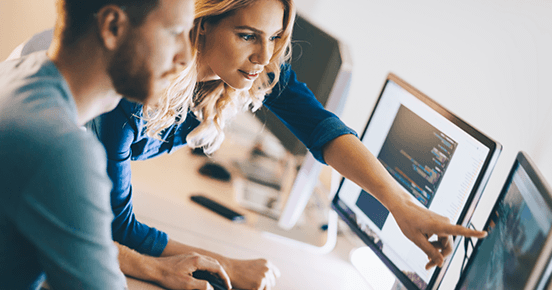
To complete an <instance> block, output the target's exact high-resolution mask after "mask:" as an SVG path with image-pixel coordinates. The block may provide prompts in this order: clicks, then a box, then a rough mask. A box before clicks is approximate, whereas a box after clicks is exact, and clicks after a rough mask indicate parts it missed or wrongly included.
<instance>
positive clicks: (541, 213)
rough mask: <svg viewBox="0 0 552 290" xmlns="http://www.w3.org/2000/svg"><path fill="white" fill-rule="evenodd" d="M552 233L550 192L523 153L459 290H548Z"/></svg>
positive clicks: (470, 259)
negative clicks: (546, 287)
mask: <svg viewBox="0 0 552 290" xmlns="http://www.w3.org/2000/svg"><path fill="white" fill-rule="evenodd" d="M551 229H552V190H551V189H550V187H549V186H548V185H547V184H546V181H545V180H544V179H543V177H542V176H541V174H540V173H539V171H538V169H537V168H536V167H535V165H534V164H533V162H532V161H531V160H530V159H529V157H528V156H527V154H526V153H523V152H520V153H519V154H518V155H517V158H516V160H515V162H514V165H513V167H512V169H511V171H510V174H509V176H508V178H507V180H506V182H505V184H504V187H503V188H502V191H501V193H500V196H499V197H498V199H497V201H496V203H495V206H494V208H493V210H492V211H491V214H490V216H489V218H488V220H487V223H486V225H485V230H486V231H487V232H488V233H489V234H488V236H487V237H486V238H484V239H481V240H479V241H478V242H477V244H476V245H475V248H474V249H473V251H472V254H471V256H470V257H469V260H468V262H467V264H466V268H465V269H464V271H463V272H462V275H461V276H460V280H459V282H458V284H457V285H456V289H457V290H467V289H511V290H533V289H544V287H545V284H546V278H545V277H543V275H544V274H545V272H546V271H545V268H546V267H547V266H548V264H549V261H550V257H551V253H552V235H551V233H552V232H551V231H550V230H551ZM467 241H470V240H467ZM465 244H466V248H469V243H465ZM468 251H469V249H468Z"/></svg>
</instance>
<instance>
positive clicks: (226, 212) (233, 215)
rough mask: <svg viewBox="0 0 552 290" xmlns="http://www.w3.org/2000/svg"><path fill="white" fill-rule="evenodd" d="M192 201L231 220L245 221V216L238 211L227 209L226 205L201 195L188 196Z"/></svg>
mask: <svg viewBox="0 0 552 290" xmlns="http://www.w3.org/2000/svg"><path fill="white" fill-rule="evenodd" d="M190 198H191V199H192V201H194V202H196V203H198V204H200V205H202V206H204V207H206V208H208V209H210V210H212V211H214V212H216V213H218V214H220V215H221V216H223V217H225V218H227V219H229V220H231V221H233V222H238V223H242V222H245V216H243V215H242V214H241V213H238V212H236V211H234V210H231V209H229V208H228V207H226V206H224V205H222V204H220V203H218V202H216V201H214V200H212V199H210V198H208V197H206V196H203V195H192V196H191V197H190Z"/></svg>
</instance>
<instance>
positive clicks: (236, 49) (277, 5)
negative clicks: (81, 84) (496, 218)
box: [92, 0, 485, 289]
mask: <svg viewBox="0 0 552 290" xmlns="http://www.w3.org/2000/svg"><path fill="white" fill-rule="evenodd" d="M195 11H196V12H195V20H194V30H193V31H192V34H191V37H192V41H193V43H194V44H195V47H196V49H197V51H196V52H195V61H194V63H193V65H191V66H189V67H188V68H187V69H186V70H185V71H184V72H182V73H181V74H180V75H179V77H178V79H176V80H175V81H174V82H173V84H172V85H171V87H170V89H169V90H168V93H167V94H166V95H165V96H164V99H163V100H162V101H161V102H160V103H159V104H157V105H156V106H148V107H143V106H142V105H138V104H134V103H131V102H128V101H125V100H123V101H121V103H119V105H118V106H117V108H116V109H115V110H114V111H112V112H110V113H108V114H105V115H102V116H101V117H99V118H97V119H95V120H94V122H93V123H92V127H93V129H94V130H95V131H96V133H97V135H98V137H99V139H100V141H102V143H103V144H104V145H105V147H106V150H107V155H108V174H109V176H110V177H111V179H112V181H113V184H114V188H113V191H112V193H111V198H112V199H111V202H112V207H113V212H114V214H115V219H114V221H113V224H112V226H113V237H114V240H115V241H117V242H119V243H121V244H123V245H126V246H128V247H129V248H132V249H135V250H137V251H138V252H140V253H143V254H147V256H145V255H144V256H142V257H140V255H136V254H135V253H134V252H130V251H128V249H126V248H124V247H120V251H122V252H123V253H125V252H128V253H129V254H128V255H121V256H120V258H119V259H120V264H121V268H122V269H123V271H124V272H125V273H126V274H128V275H131V276H135V277H138V278H141V279H145V280H152V281H157V282H158V283H159V284H161V285H163V286H165V287H168V288H184V289H187V288H186V287H188V284H187V281H188V279H190V278H191V277H190V274H191V270H190V269H187V268H186V267H185V265H186V263H185V260H184V258H185V257H186V256H187V255H188V254H190V253H192V252H195V253H199V254H201V255H205V256H209V257H211V258H214V259H216V260H217V261H218V262H219V263H220V264H221V265H222V266H223V268H224V269H225V270H226V272H227V274H228V276H229V277H230V280H231V283H232V285H233V286H234V287H236V288H238V289H270V288H271V287H272V286H273V285H274V283H275V279H276V276H278V270H277V269H276V268H275V267H274V266H273V265H272V264H270V262H268V261H266V260H264V259H259V260H235V259H229V258H226V257H223V256H220V255H217V254H215V253H211V252H207V251H204V250H201V249H197V248H192V247H189V246H187V245H184V244H181V243H179V242H176V241H174V240H171V239H169V238H168V236H167V235H166V234H165V233H163V232H161V231H158V230H156V229H154V228H150V227H148V226H147V225H145V224H142V223H140V222H138V221H136V219H135V218H134V214H133V212H132V194H131V193H132V189H131V188H132V187H131V184H130V161H131V160H144V159H147V158H150V157H153V156H157V155H159V154H163V153H166V152H170V151H173V150H176V149H177V148H179V147H181V146H185V145H188V146H190V147H203V148H204V150H205V151H206V152H208V153H209V152H213V151H215V150H216V149H217V148H218V147H219V146H220V144H221V142H222V140H223V139H224V133H223V129H224V125H225V123H226V121H227V120H228V119H230V118H231V117H232V116H234V115H235V114H237V113H239V112H241V111H244V110H248V109H252V110H255V109H257V108H259V107H260V106H262V105H264V106H267V107H268V108H269V109H270V110H272V111H273V112H274V113H275V114H276V115H278V116H279V117H280V118H281V119H283V120H284V122H285V123H286V124H287V126H288V127H289V128H290V129H291V130H292V131H293V132H294V133H295V135H296V136H297V137H298V138H299V139H300V140H301V141H302V142H303V143H305V145H306V146H307V148H308V149H309V150H310V152H311V153H312V154H313V155H314V156H315V157H316V158H317V159H318V160H319V161H320V162H323V163H326V164H329V165H330V166H332V167H334V168H335V169H336V170H337V171H339V172H340V173H341V174H343V175H344V176H346V177H347V178H349V179H350V180H352V181H354V182H356V183H357V184H358V185H360V186H361V187H362V188H364V189H365V190H366V191H367V192H371V193H372V194H373V195H374V196H375V197H376V198H377V199H378V200H380V201H381V202H382V203H383V204H384V205H385V206H386V207H387V208H388V209H389V210H390V211H391V213H392V214H393V215H394V217H395V219H396V220H397V223H398V224H399V226H400V228H401V229H402V231H403V233H404V234H405V235H406V236H407V237H408V238H409V239H411V240H412V241H413V242H414V243H415V244H416V245H418V246H419V247H420V248H421V249H422V250H423V251H424V252H425V253H426V254H427V255H428V257H429V261H428V264H427V267H428V268H430V267H433V266H436V265H441V264H442V263H443V260H444V257H445V256H447V255H449V254H450V252H451V250H452V249H451V235H466V236H475V237H483V236H484V235H485V233H484V232H478V231H472V230H468V229H466V228H463V227H461V226H456V225H451V224H450V223H449V221H448V220H447V219H446V218H444V217H442V216H440V215H437V214H435V213H433V212H430V211H428V210H427V209H425V208H421V207H419V206H417V205H416V204H414V203H413V202H411V199H410V197H409V196H408V195H407V194H405V193H404V192H403V191H402V190H401V188H400V187H399V185H398V184H397V183H396V182H395V181H394V179H393V178H392V177H391V176H390V175H389V174H388V173H387V171H386V170H385V169H384V168H383V167H382V166H381V164H380V163H379V162H378V161H377V159H376V158H375V157H374V156H373V155H372V154H371V153H370V152H369V151H368V150H367V149H366V148H365V147H364V145H363V144H362V143H361V142H360V141H359V139H358V138H357V136H356V133H355V132H354V131H353V130H351V129H349V128H348V127H347V126H345V125H344V124H343V123H342V122H341V121H340V120H339V118H338V117H336V116H335V115H334V114H332V113H331V112H328V111H326V110H324V108H323V107H322V106H321V105H320V103H319V102H318V101H317V100H316V98H315V97H314V96H313V94H312V92H311V91H310V90H309V89H308V88H307V87H306V86H305V85H304V84H302V83H300V82H298V81H297V79H296V77H295V73H294V72H293V71H292V70H291V69H290V66H289V64H286V60H287V58H288V56H289V54H290V36H291V30H292V27H293V21H294V17H295V8H294V4H293V2H292V0H262V1H261V0H197V1H196V8H195ZM184 186H185V185H184ZM434 234H435V235H437V236H438V237H439V239H438V242H433V243H431V242H429V241H428V239H429V237H431V236H432V235H434ZM155 257H157V258H155ZM134 259H143V260H145V261H142V262H141V263H134V262H133V261H134ZM148 261H149V263H148ZM145 265H147V266H148V267H151V265H153V266H154V268H156V267H157V268H158V269H162V270H161V271H154V272H155V273H165V275H162V276H156V277H150V276H148V274H149V272H147V271H146V270H144V269H142V268H140V267H141V266H145ZM175 265H179V267H175ZM177 270H178V271H177Z"/></svg>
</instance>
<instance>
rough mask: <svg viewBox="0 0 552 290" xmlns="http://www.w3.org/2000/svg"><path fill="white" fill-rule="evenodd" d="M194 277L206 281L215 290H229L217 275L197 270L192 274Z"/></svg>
mask: <svg viewBox="0 0 552 290" xmlns="http://www.w3.org/2000/svg"><path fill="white" fill-rule="evenodd" d="M192 277H194V278H196V279H198V280H205V281H207V282H209V284H211V286H213V288H215V290H228V288H226V285H225V283H224V282H223V281H222V279H220V278H219V277H218V276H217V275H215V274H213V273H211V272H208V271H203V270H197V271H195V272H193V273H192Z"/></svg>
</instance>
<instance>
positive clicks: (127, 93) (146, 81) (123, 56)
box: [108, 35, 153, 104]
mask: <svg viewBox="0 0 552 290" xmlns="http://www.w3.org/2000/svg"><path fill="white" fill-rule="evenodd" d="M139 45H140V44H138V42H137V38H136V37H135V35H129V36H127V38H126V39H125V40H124V42H123V44H122V45H121V46H120V47H119V49H117V51H116V52H115V55H114V56H113V59H112V60H111V63H110V64H109V67H108V74H109V76H110V77H111V81H112V82H113V87H114V88H115V91H116V92H117V93H119V94H121V95H122V96H124V97H125V98H128V99H130V100H132V101H135V102H138V103H142V104H144V103H146V102H147V100H148V98H150V97H151V95H152V94H153V92H152V87H153V79H152V73H151V70H150V68H149V67H148V66H147V61H146V60H145V59H144V58H145V57H147V56H148V51H147V49H145V50H144V49H140V48H141V47H139Z"/></svg>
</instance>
